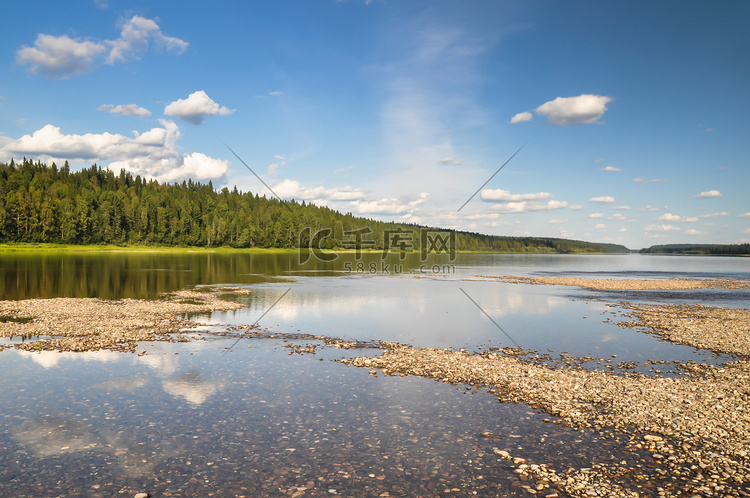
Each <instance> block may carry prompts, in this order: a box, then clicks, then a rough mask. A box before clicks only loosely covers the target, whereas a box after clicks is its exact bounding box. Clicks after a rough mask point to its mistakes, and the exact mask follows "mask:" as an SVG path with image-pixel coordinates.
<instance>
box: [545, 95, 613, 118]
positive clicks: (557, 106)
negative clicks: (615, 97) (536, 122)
mask: <svg viewBox="0 0 750 498" xmlns="http://www.w3.org/2000/svg"><path fill="white" fill-rule="evenodd" d="M611 101H612V98H611V97H605V96H602V95H588V94H584V95H579V96H577V97H557V98H556V99H555V100H551V101H549V102H546V103H544V104H542V105H540V106H539V107H537V108H536V113H537V114H540V115H542V116H547V122H548V123H550V124H553V125H556V126H568V125H576V124H587V123H595V122H597V121H598V120H599V118H601V117H602V115H603V114H604V113H605V112H606V111H607V104H608V103H609V102H611Z"/></svg>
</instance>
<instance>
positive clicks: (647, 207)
mask: <svg viewBox="0 0 750 498" xmlns="http://www.w3.org/2000/svg"><path fill="white" fill-rule="evenodd" d="M658 210H659V208H655V207H653V206H651V205H649V206H644V207H642V208H641V209H639V210H638V211H642V212H646V213H651V212H654V211H658Z"/></svg>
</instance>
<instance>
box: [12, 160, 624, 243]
mask: <svg viewBox="0 0 750 498" xmlns="http://www.w3.org/2000/svg"><path fill="white" fill-rule="evenodd" d="M420 230H428V231H430V230H435V231H440V229H429V228H428V227H424V226H419V225H413V224H405V223H394V222H383V221H377V220H371V219H367V218H362V217H357V216H354V215H352V214H351V213H347V214H342V213H339V212H337V211H334V210H332V209H330V208H327V207H320V206H316V205H313V204H306V203H305V202H304V201H303V202H302V203H298V202H296V201H279V200H278V199H274V198H271V199H267V198H265V197H260V196H258V195H257V194H252V193H249V192H240V191H238V190H237V188H236V187H235V188H234V189H233V190H229V189H228V188H223V189H222V190H221V191H216V190H215V189H214V187H213V184H212V183H211V182H209V183H208V184H202V183H196V182H193V181H191V180H189V181H187V182H182V183H173V184H160V183H159V182H157V181H155V180H146V179H143V178H141V177H140V176H136V177H133V176H132V175H130V174H129V173H125V172H123V171H121V172H120V174H119V175H115V174H114V173H113V172H112V171H109V170H106V169H102V168H101V167H99V166H97V165H93V166H91V167H90V168H88V169H84V170H82V171H79V172H71V171H70V168H69V166H68V164H67V161H66V163H65V165H63V166H62V167H61V168H58V167H57V165H55V164H54V163H53V164H52V165H50V166H47V165H45V164H42V163H41V162H36V163H34V162H33V161H30V160H27V159H25V158H24V160H23V162H21V163H20V164H15V163H14V162H13V161H11V162H10V163H9V164H0V241H2V242H30V243H41V242H43V243H64V244H118V245H160V246H195V247H219V246H231V247H263V248H296V247H310V245H311V243H312V245H314V247H317V248H320V249H337V248H354V247H355V245H359V247H361V248H367V249H375V250H383V249H384V245H386V244H389V245H387V247H390V248H394V246H393V245H390V243H389V242H386V241H387V240H388V237H389V236H391V235H393V234H399V233H401V234H407V235H404V236H400V235H399V239H398V242H397V243H396V246H395V248H400V249H406V250H419V249H420V247H421V243H422V241H421V240H420V236H419V231H420ZM443 232H448V231H446V230H443ZM409 233H411V234H414V235H412V236H408V234H409ZM316 234H318V235H317V238H316ZM454 247H455V248H456V249H457V250H458V251H480V252H515V253H518V252H520V253H565V254H567V253H576V254H579V253H583V254H586V253H628V252H630V251H629V250H628V249H627V248H626V247H624V246H621V245H615V244H597V243H592V242H583V241H578V240H568V239H558V238H544V237H504V236H494V235H483V234H479V233H470V232H462V231H456V232H455V246H454Z"/></svg>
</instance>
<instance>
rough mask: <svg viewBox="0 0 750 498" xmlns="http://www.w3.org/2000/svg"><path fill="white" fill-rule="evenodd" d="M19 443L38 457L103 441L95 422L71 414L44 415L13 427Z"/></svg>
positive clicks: (100, 445) (91, 446)
mask: <svg viewBox="0 0 750 498" xmlns="http://www.w3.org/2000/svg"><path fill="white" fill-rule="evenodd" d="M13 439H15V441H16V442H17V443H20V444H22V445H24V446H27V447H29V448H31V450H32V451H33V452H34V453H36V455H37V456H39V457H49V456H56V455H62V454H64V453H75V452H78V451H88V450H92V449H97V448H98V449H102V448H103V447H104V441H103V440H102V439H101V438H100V437H99V436H97V435H96V434H94V431H93V430H92V424H83V423H81V422H79V421H78V420H75V419H73V418H70V417H59V416H55V417H53V416H51V415H46V416H41V417H38V418H35V419H32V420H29V421H27V422H25V423H23V424H22V425H21V426H19V427H17V428H15V429H14V430H13Z"/></svg>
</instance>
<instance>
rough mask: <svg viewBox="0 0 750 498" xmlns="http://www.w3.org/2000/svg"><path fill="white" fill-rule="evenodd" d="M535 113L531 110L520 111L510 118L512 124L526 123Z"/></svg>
mask: <svg viewBox="0 0 750 498" xmlns="http://www.w3.org/2000/svg"><path fill="white" fill-rule="evenodd" d="M532 117H533V115H532V114H531V113H530V112H519V113H518V114H516V115H515V116H513V117H512V118H510V124H516V123H524V122H526V121H531V118H532Z"/></svg>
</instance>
